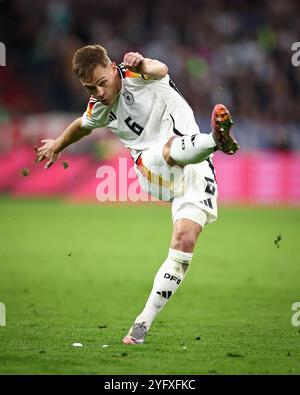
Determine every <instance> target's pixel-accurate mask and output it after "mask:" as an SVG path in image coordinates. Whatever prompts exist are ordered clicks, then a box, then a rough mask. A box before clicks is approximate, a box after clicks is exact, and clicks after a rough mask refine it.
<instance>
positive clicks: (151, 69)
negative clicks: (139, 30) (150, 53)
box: [123, 52, 168, 80]
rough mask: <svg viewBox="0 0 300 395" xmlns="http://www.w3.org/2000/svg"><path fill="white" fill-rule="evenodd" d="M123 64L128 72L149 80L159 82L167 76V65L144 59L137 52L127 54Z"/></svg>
mask: <svg viewBox="0 0 300 395" xmlns="http://www.w3.org/2000/svg"><path fill="white" fill-rule="evenodd" d="M123 64H124V66H125V67H126V68H128V69H129V70H132V71H135V72H137V73H140V74H143V75H145V76H146V77H147V78H149V79H157V80H160V79H161V78H163V77H165V76H166V75H167V74H168V66H167V65H165V64H164V63H162V62H160V61H159V60H155V59H149V58H144V57H143V55H141V54H140V53H138V52H127V53H126V54H125V55H124V59H123Z"/></svg>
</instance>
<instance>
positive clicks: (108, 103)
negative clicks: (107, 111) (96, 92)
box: [100, 99, 110, 106]
mask: <svg viewBox="0 0 300 395" xmlns="http://www.w3.org/2000/svg"><path fill="white" fill-rule="evenodd" d="M100 102H101V103H102V104H103V105H104V106H109V105H110V100H108V99H106V100H100Z"/></svg>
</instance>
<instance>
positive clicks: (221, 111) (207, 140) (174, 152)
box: [163, 104, 239, 166]
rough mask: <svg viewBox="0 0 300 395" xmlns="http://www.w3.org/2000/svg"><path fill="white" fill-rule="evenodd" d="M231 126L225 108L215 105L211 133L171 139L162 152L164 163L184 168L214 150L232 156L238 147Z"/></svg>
mask: <svg viewBox="0 0 300 395" xmlns="http://www.w3.org/2000/svg"><path fill="white" fill-rule="evenodd" d="M232 125H233V121H232V117H231V115H230V113H229V111H228V110H227V108H226V107H225V106H224V105H223V104H217V105H215V107H214V110H213V112H212V116H211V127H212V133H211V134H201V133H198V134H193V135H183V136H181V137H178V136H173V137H171V138H170V139H169V141H168V142H167V143H166V145H165V147H164V151H163V155H164V158H165V160H166V162H167V163H168V165H170V166H174V165H182V166H184V165H188V164H195V163H200V162H203V161H204V160H206V159H207V158H208V157H209V155H211V154H212V153H213V152H215V151H216V150H220V151H222V152H224V153H226V154H227V155H232V154H234V153H235V152H236V151H237V150H238V149H239V145H238V143H237V141H236V140H235V138H234V136H233V134H232V132H231V127H232Z"/></svg>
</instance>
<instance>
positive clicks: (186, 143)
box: [170, 133, 216, 165]
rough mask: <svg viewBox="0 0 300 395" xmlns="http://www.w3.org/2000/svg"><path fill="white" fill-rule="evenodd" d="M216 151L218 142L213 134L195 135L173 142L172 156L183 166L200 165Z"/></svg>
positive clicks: (179, 138)
mask: <svg viewBox="0 0 300 395" xmlns="http://www.w3.org/2000/svg"><path fill="white" fill-rule="evenodd" d="M215 150H216V142H215V140H214V139H213V136H212V133H211V134H204V133H202V134H200V133H199V134H193V135H192V136H182V137H177V138H176V139H174V140H173V142H172V145H171V148H170V155H171V158H172V159H173V160H175V161H176V162H177V163H179V164H181V165H188V164H195V163H200V162H202V161H204V160H205V159H207V158H208V157H209V155H211V154H212V153H213V152H215Z"/></svg>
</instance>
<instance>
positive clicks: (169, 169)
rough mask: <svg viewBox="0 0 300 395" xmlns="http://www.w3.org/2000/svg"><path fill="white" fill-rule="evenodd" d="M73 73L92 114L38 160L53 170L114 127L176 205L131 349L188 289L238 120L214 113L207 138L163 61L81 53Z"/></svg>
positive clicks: (148, 185) (148, 177)
mask: <svg viewBox="0 0 300 395" xmlns="http://www.w3.org/2000/svg"><path fill="white" fill-rule="evenodd" d="M72 66H73V72H74V73H75V75H76V76H77V77H78V78H79V80H80V82H81V84H82V85H83V87H84V88H85V89H86V90H87V91H88V92H89V93H90V100H89V103H88V106H87V109H86V111H85V113H84V114H83V116H82V117H80V118H78V119H76V120H75V121H74V122H73V123H72V124H71V125H70V126H68V127H67V129H66V130H65V131H64V132H63V133H62V134H61V135H60V136H59V137H58V138H57V139H56V140H49V139H47V140H42V143H43V145H42V146H41V147H40V148H38V150H37V160H38V161H42V160H44V159H47V163H46V165H45V168H49V167H50V166H51V165H52V164H53V163H54V162H55V161H56V160H57V158H58V155H59V153H60V152H61V151H62V150H63V149H65V148H66V147H67V146H68V145H70V144H72V143H74V142H76V141H78V140H79V139H81V138H82V137H84V136H86V135H88V134H90V133H91V132H92V130H93V129H95V128H100V127H108V128H110V130H111V131H112V132H113V133H115V134H116V135H117V136H118V137H119V138H120V139H121V141H122V142H123V143H124V144H125V146H126V147H127V148H128V149H129V150H130V152H131V156H132V158H133V160H134V165H135V170H136V174H137V177H138V179H139V182H140V184H141V187H142V188H143V189H144V190H146V191H147V192H149V193H151V194H152V195H153V196H155V197H157V198H158V199H161V200H167V201H170V202H171V204H172V221H173V233H172V237H171V243H170V248H169V252H168V255H167V257H166V260H165V261H164V262H163V264H162V265H161V267H160V269H159V270H158V272H157V274H156V276H155V279H154V283H153V288H152V291H151V293H150V295H149V298H148V300H147V302H146V304H145V307H144V309H143V311H142V312H141V313H140V314H139V315H138V316H137V317H136V319H135V320H134V323H133V325H132V326H131V328H130V329H129V332H128V334H127V335H126V336H125V337H124V339H123V343H124V344H140V343H143V342H144V341H145V338H146V334H147V332H148V330H149V328H150V326H151V324H152V322H153V320H154V319H155V317H156V316H157V314H158V313H159V312H160V311H161V310H162V308H163V307H164V306H165V305H166V303H167V302H168V300H169V299H170V297H171V296H172V295H174V293H175V291H176V290H177V288H178V287H179V285H180V284H181V283H182V281H183V279H184V277H185V275H186V273H187V270H188V268H189V266H190V264H191V261H192V258H193V251H194V248H195V245H196V241H197V238H198V236H199V234H200V233H201V231H202V229H203V227H204V225H206V224H209V223H211V222H213V221H215V220H216V219H217V184H216V179H215V172H214V167H213V164H212V160H211V156H212V154H213V153H214V152H215V151H216V150H221V151H223V152H224V153H226V154H229V155H231V154H234V153H235V152H236V151H237V149H238V148H239V147H238V144H237V142H236V140H235V139H234V137H233V135H232V133H231V126H232V123H233V122H232V119H231V116H230V114H229V112H228V110H227V109H226V108H225V106H224V105H222V104H218V105H216V106H215V108H214V110H213V112H212V118H211V126H212V131H211V133H210V134H202V133H200V130H199V127H198V125H197V124H196V121H195V119H194V115H193V111H192V109H191V108H190V106H189V104H188V103H187V102H186V101H185V99H184V98H183V97H182V96H181V95H180V93H179V91H178V90H177V88H176V86H175V85H174V83H173V82H172V80H171V79H170V76H169V74H168V67H167V66H166V65H165V64H163V63H161V62H160V61H158V60H153V59H149V58H144V57H143V56H142V55H141V54H140V53H138V52H128V53H126V54H125V55H124V58H123V63H122V64H121V65H117V64H116V63H114V62H112V61H111V60H110V58H109V57H108V54H107V51H106V49H105V48H103V47H101V46H100V45H88V46H85V47H83V48H81V49H79V50H78V51H77V52H76V53H75V54H74V57H73V64H72Z"/></svg>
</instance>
